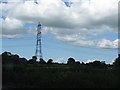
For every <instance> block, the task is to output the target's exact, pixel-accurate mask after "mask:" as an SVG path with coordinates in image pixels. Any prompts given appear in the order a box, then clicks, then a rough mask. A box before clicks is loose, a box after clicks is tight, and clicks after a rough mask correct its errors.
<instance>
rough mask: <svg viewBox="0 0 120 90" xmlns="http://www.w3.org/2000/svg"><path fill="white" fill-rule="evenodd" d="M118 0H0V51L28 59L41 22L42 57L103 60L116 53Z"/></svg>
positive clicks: (64, 60)
mask: <svg viewBox="0 0 120 90" xmlns="http://www.w3.org/2000/svg"><path fill="white" fill-rule="evenodd" d="M118 1H119V0H104V1H103V0H2V1H0V29H1V30H0V33H1V34H0V43H1V44H0V45H1V50H0V53H3V52H5V51H9V52H11V53H13V54H18V55H20V57H25V58H27V59H31V58H32V56H34V55H35V50H36V31H37V24H38V22H40V23H41V24H42V29H41V30H42V53H43V58H44V60H45V61H47V60H48V59H50V58H51V59H53V61H54V62H60V63H66V62H67V59H68V58H69V57H72V58H74V59H75V60H76V61H80V62H88V61H94V60H99V61H105V62H106V63H112V62H113V60H115V58H117V54H118V41H119V38H118Z"/></svg>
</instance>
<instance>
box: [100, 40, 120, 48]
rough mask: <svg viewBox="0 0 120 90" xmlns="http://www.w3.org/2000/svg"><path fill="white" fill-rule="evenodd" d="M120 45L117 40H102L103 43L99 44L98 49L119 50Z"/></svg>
mask: <svg viewBox="0 0 120 90" xmlns="http://www.w3.org/2000/svg"><path fill="white" fill-rule="evenodd" d="M118 43H120V40H119V39H116V40H114V41H110V40H106V39H102V40H101V41H99V42H98V47H101V48H108V49H109V48H119V47H118Z"/></svg>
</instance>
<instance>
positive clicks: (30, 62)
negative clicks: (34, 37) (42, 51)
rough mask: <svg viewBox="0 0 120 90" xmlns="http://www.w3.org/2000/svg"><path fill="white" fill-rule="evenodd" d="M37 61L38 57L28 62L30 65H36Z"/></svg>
mask: <svg viewBox="0 0 120 90" xmlns="http://www.w3.org/2000/svg"><path fill="white" fill-rule="evenodd" d="M36 60H37V57H36V56H33V57H32V59H30V60H29V61H28V63H29V64H35V63H36Z"/></svg>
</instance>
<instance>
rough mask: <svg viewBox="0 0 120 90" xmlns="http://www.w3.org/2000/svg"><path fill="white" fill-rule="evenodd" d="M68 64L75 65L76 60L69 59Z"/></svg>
mask: <svg viewBox="0 0 120 90" xmlns="http://www.w3.org/2000/svg"><path fill="white" fill-rule="evenodd" d="M67 64H75V59H73V58H69V59H68V61H67Z"/></svg>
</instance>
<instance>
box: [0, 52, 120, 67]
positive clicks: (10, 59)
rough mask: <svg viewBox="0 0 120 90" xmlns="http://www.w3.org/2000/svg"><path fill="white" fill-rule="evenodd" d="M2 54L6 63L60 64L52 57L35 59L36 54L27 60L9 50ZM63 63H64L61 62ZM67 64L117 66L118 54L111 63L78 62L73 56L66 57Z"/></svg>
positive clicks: (119, 62) (3, 62)
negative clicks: (46, 59)
mask: <svg viewBox="0 0 120 90" xmlns="http://www.w3.org/2000/svg"><path fill="white" fill-rule="evenodd" d="M1 56H2V64H8V63H13V64H61V63H58V62H53V61H54V60H53V59H49V60H48V61H47V62H46V61H45V60H43V59H40V61H37V58H36V56H33V57H32V59H30V60H27V59H26V58H20V57H19V55H17V54H15V55H14V54H11V53H10V52H4V53H2V54H1ZM62 64H64V63H62ZM67 64H69V65H79V64H83V65H90V66H94V67H101V68H102V67H107V66H108V67H109V66H113V65H115V66H117V67H119V65H120V54H119V55H118V58H116V59H115V60H114V62H113V64H111V65H110V64H106V63H105V61H98V60H96V61H93V62H89V63H84V62H82V63H80V62H79V61H75V59H74V58H68V60H67Z"/></svg>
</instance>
